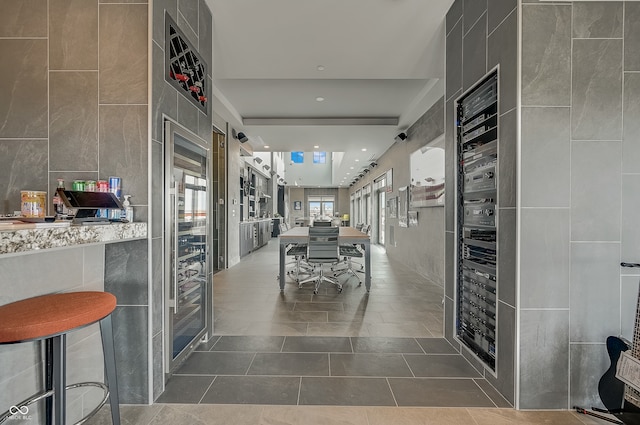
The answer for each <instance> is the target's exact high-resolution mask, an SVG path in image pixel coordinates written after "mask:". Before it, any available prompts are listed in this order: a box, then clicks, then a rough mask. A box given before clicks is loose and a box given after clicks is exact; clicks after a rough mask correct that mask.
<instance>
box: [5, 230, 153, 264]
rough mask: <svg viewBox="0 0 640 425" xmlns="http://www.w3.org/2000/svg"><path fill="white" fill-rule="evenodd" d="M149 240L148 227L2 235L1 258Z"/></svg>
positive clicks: (21, 232) (15, 232)
mask: <svg viewBox="0 0 640 425" xmlns="http://www.w3.org/2000/svg"><path fill="white" fill-rule="evenodd" d="M146 237H147V223H112V224H109V225H102V226H70V227H52V228H46V227H45V228H36V229H21V230H6V231H0V256H3V255H7V254H17V253H24V254H26V253H29V252H35V251H40V250H43V249H52V248H65V247H72V246H77V245H84V244H93V243H109V242H118V241H123V240H131V239H143V238H146Z"/></svg>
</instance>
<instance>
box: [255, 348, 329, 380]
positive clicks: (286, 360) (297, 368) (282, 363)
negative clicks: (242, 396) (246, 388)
mask: <svg viewBox="0 0 640 425" xmlns="http://www.w3.org/2000/svg"><path fill="white" fill-rule="evenodd" d="M247 374H248V375H285V376H329V355H328V354H326V353H323V354H320V353H258V354H256V357H255V359H254V360H253V363H251V368H250V369H249V372H248V373H247Z"/></svg>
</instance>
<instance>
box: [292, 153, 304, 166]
mask: <svg viewBox="0 0 640 425" xmlns="http://www.w3.org/2000/svg"><path fill="white" fill-rule="evenodd" d="M291 162H293V163H294V164H302V163H304V152H291Z"/></svg>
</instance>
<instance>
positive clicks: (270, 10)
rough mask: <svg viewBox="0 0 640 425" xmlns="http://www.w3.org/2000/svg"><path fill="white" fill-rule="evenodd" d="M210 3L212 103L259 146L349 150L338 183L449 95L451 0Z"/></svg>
mask: <svg viewBox="0 0 640 425" xmlns="http://www.w3.org/2000/svg"><path fill="white" fill-rule="evenodd" d="M207 3H208V4H209V7H210V8H211V11H212V13H213V25H214V28H213V43H214V63H213V77H214V98H215V100H214V108H215V106H216V102H217V103H218V104H219V105H224V107H225V108H226V109H228V111H224V113H222V116H223V117H224V118H225V119H227V120H229V122H230V123H231V125H232V127H233V128H234V129H235V130H236V131H242V132H244V133H245V134H246V135H247V136H248V137H249V142H248V143H250V144H251V145H252V147H253V149H254V151H261V150H270V151H276V152H290V151H292V150H299V151H307V152H309V151H313V150H321V151H327V152H345V155H344V159H343V161H342V164H341V166H340V168H339V169H338V170H337V173H336V174H337V176H338V178H337V179H336V180H335V181H334V184H335V185H338V184H339V183H340V182H341V181H342V177H343V176H346V173H347V172H349V171H352V170H349V168H350V166H353V165H354V164H355V162H354V161H355V159H361V160H362V161H367V160H371V159H377V158H378V157H379V156H381V155H382V154H383V153H384V152H385V151H386V150H387V149H388V148H389V147H390V146H391V145H392V144H393V143H394V137H395V136H396V135H397V134H398V133H400V132H401V131H403V130H406V129H407V128H408V127H409V126H410V125H411V124H413V123H414V122H415V120H416V119H418V118H419V117H420V116H421V115H422V114H423V113H424V112H425V111H426V110H427V109H428V108H429V107H430V106H431V105H432V104H433V103H434V102H435V101H436V100H438V99H439V98H440V97H441V96H442V95H443V93H444V84H443V78H444V17H445V15H446V12H447V10H448V9H449V7H450V6H451V4H452V3H453V0H268V1H266V0H207ZM319 66H323V67H324V70H318V67H319ZM317 97H323V98H324V99H325V100H324V101H322V102H318V101H316V98H317ZM265 145H268V146H269V148H265ZM315 145H318V146H320V148H319V149H314V146H315ZM362 148H367V151H366V152H362ZM349 182H350V179H349V180H347V185H348V183H349Z"/></svg>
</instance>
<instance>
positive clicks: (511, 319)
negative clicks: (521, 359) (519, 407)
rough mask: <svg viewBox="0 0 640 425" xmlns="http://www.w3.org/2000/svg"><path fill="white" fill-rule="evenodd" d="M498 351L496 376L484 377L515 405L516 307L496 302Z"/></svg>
mask: <svg viewBox="0 0 640 425" xmlns="http://www.w3.org/2000/svg"><path fill="white" fill-rule="evenodd" d="M497 338H498V344H497V345H498V352H497V358H496V369H497V371H498V373H497V376H493V375H492V374H491V373H485V378H486V379H487V381H488V382H490V383H491V385H493V386H494V387H495V388H496V389H497V390H498V391H499V392H500V394H502V395H503V396H505V397H506V400H507V401H508V402H509V403H511V405H515V378H514V376H515V343H514V341H515V340H516V309H515V308H514V307H513V306H510V305H506V304H504V303H498V335H497Z"/></svg>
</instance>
